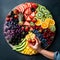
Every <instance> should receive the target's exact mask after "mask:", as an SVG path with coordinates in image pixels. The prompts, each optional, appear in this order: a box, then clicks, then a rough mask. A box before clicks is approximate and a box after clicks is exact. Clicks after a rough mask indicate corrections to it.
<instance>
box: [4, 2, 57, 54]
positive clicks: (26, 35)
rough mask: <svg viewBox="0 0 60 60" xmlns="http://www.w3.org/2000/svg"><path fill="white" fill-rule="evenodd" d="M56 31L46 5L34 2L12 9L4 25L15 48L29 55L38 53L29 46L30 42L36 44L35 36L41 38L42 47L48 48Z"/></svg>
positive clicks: (7, 35) (7, 36)
mask: <svg viewBox="0 0 60 60" xmlns="http://www.w3.org/2000/svg"><path fill="white" fill-rule="evenodd" d="M55 31H56V27H55V21H54V20H53V18H52V15H51V13H50V12H49V11H48V10H47V9H46V8H45V7H44V6H42V5H40V4H36V3H32V2H29V3H24V4H20V5H18V6H17V7H16V8H15V9H14V10H12V11H11V12H10V14H8V16H7V17H6V22H5V26H4V34H5V38H6V39H7V40H8V41H9V43H10V44H11V45H12V46H15V47H12V48H13V50H16V51H18V52H20V53H23V54H27V55H33V54H36V53H37V52H36V51H35V50H34V49H32V48H31V47H29V43H31V44H32V45H35V43H36V41H35V40H34V37H35V36H37V37H38V38H39V40H41V42H42V48H46V47H48V46H49V45H50V44H51V43H52V41H53V38H54V35H55ZM48 33H49V34H48ZM22 39H23V40H22ZM24 39H26V40H25V41H24ZM27 51H28V52H27Z"/></svg>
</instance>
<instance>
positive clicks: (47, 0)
mask: <svg viewBox="0 0 60 60" xmlns="http://www.w3.org/2000/svg"><path fill="white" fill-rule="evenodd" d="M27 1H29V2H30V1H31V2H36V3H40V4H42V5H44V6H46V7H47V9H48V10H50V12H51V13H52V15H53V17H54V19H55V21H56V28H57V31H56V36H55V39H54V42H53V43H52V45H51V46H50V47H49V48H48V50H51V51H57V50H58V51H59V50H60V0H0V60H49V59H47V58H45V57H43V56H42V55H40V54H38V55H35V56H26V55H22V54H19V53H17V52H15V51H13V50H12V49H11V47H10V46H9V45H8V44H7V43H6V41H5V38H4V35H3V24H4V21H5V17H6V15H7V14H8V12H9V11H10V10H11V9H12V8H14V7H15V6H16V5H18V4H20V3H23V2H27Z"/></svg>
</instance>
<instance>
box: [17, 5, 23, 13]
mask: <svg viewBox="0 0 60 60" xmlns="http://www.w3.org/2000/svg"><path fill="white" fill-rule="evenodd" d="M16 9H17V10H18V11H19V12H22V13H23V12H24V7H23V6H22V5H18V6H17V7H16Z"/></svg>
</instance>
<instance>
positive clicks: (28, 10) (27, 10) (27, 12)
mask: <svg viewBox="0 0 60 60" xmlns="http://www.w3.org/2000/svg"><path fill="white" fill-rule="evenodd" d="M31 13H32V12H31V9H30V8H28V9H26V10H25V12H24V14H26V15H30V14H31Z"/></svg>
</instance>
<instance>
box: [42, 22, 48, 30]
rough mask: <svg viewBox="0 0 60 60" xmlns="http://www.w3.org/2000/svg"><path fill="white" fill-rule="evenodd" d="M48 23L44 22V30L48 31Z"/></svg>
mask: <svg viewBox="0 0 60 60" xmlns="http://www.w3.org/2000/svg"><path fill="white" fill-rule="evenodd" d="M48 26H49V25H48V23H47V22H43V23H42V25H41V27H42V28H43V29H46V28H48Z"/></svg>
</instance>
